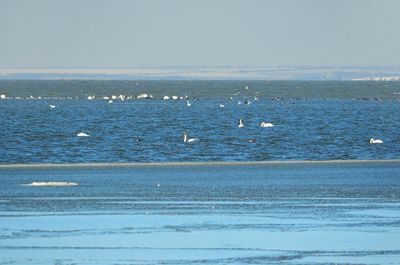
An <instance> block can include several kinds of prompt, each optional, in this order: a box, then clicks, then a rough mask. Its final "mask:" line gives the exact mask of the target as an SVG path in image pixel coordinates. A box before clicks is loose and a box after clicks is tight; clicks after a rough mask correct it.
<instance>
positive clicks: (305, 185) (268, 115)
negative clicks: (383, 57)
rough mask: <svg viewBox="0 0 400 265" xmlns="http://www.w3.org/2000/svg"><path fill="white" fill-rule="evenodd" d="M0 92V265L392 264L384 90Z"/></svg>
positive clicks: (62, 87)
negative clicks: (40, 184) (48, 184)
mask: <svg viewBox="0 0 400 265" xmlns="http://www.w3.org/2000/svg"><path fill="white" fill-rule="evenodd" d="M142 94H147V96H143V95H142ZM0 95H4V96H3V97H2V98H3V99H0V121H1V129H0V187H1V188H0V264H15V265H25V264H54V265H77V264H89V265H91V264H93V265H97V264H99V265H103V264H104V265H106V264H107V265H108V264H115V265H128V264H146V265H147V264H167V265H175V264H177V265H186V264H192V265H200V264H201V265H204V264H221V265H222V264H236V265H243V264H284V265H304V264H307V265H308V264H309V265H323V264H340V265H344V264H352V265H355V264H358V265H359V264H365V265H367V264H368V265H372V264H384V265H389V264H391V265H393V264H400V244H399V242H400V115H399V113H400V82H368V81H365V82H364V81H360V82H357V81H190V80H186V81H172V80H171V81H151V80H147V81H140V80H139V81H132V80H129V81H123V80H120V81H112V80H36V81H29V80H3V81H0ZM120 95H121V96H120ZM139 95H142V97H147V99H144V98H142V99H138V98H137V97H138V96H139ZM112 96H114V99H113V100H112V103H109V101H110V99H111V98H112ZM165 96H168V97H169V99H164V98H166V97H165ZM121 98H122V99H123V100H122V99H121ZM172 98H177V99H172ZM50 105H51V106H53V107H51V106H50ZM222 106H223V107H222ZM240 119H242V120H243V123H244V127H241V128H239V126H238V125H239V120H240ZM262 122H265V123H271V124H272V125H273V126H272V127H261V126H260V124H261V123H262ZM78 133H86V134H87V135H88V136H87V137H78V136H77V134H78ZM184 133H186V134H187V135H188V137H189V138H190V139H194V138H196V141H193V142H184V138H183V134H184ZM371 138H374V139H380V140H382V141H383V143H381V144H370V139H371ZM35 182H36V183H37V182H43V183H72V184H74V185H71V186H38V185H32V183H35Z"/></svg>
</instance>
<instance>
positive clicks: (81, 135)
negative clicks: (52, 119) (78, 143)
mask: <svg viewBox="0 0 400 265" xmlns="http://www.w3.org/2000/svg"><path fill="white" fill-rule="evenodd" d="M76 136H78V137H88V136H89V134H87V133H84V132H80V133H78V134H77V135H76Z"/></svg>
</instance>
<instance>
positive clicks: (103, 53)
mask: <svg viewBox="0 0 400 265" xmlns="http://www.w3.org/2000/svg"><path fill="white" fill-rule="evenodd" d="M399 32H400V1H397V0H376V1H369V0H359V1H352V0H331V1H329V0H326V1H324V0H292V1H288V0H274V1H269V0H133V1H118V0H116V1H115V0H114V1H111V0H110V1H101V0H93V1H92V0H90V1H89V0H87V1H85V0H35V1H31V0H0V67H106V68H108V67H110V68H111V67H117V68H118V67H149V66H227V65H229V66H299V65H305V66H307V65H312V66H315V65H340V66H376V65H380V66H384V65H392V66H393V65H400V34H399Z"/></svg>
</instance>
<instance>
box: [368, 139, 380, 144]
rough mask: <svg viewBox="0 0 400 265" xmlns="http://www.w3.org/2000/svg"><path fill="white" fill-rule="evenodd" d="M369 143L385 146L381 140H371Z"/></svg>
mask: <svg viewBox="0 0 400 265" xmlns="http://www.w3.org/2000/svg"><path fill="white" fill-rule="evenodd" d="M369 143H370V144H383V141H382V140H380V139H376V140H375V139H374V138H371V140H369Z"/></svg>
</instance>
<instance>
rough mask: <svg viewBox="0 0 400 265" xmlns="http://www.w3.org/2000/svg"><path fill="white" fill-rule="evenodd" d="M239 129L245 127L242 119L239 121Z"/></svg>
mask: <svg viewBox="0 0 400 265" xmlns="http://www.w3.org/2000/svg"><path fill="white" fill-rule="evenodd" d="M238 127H239V128H242V127H244V123H243V119H240V120H239V126H238Z"/></svg>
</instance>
